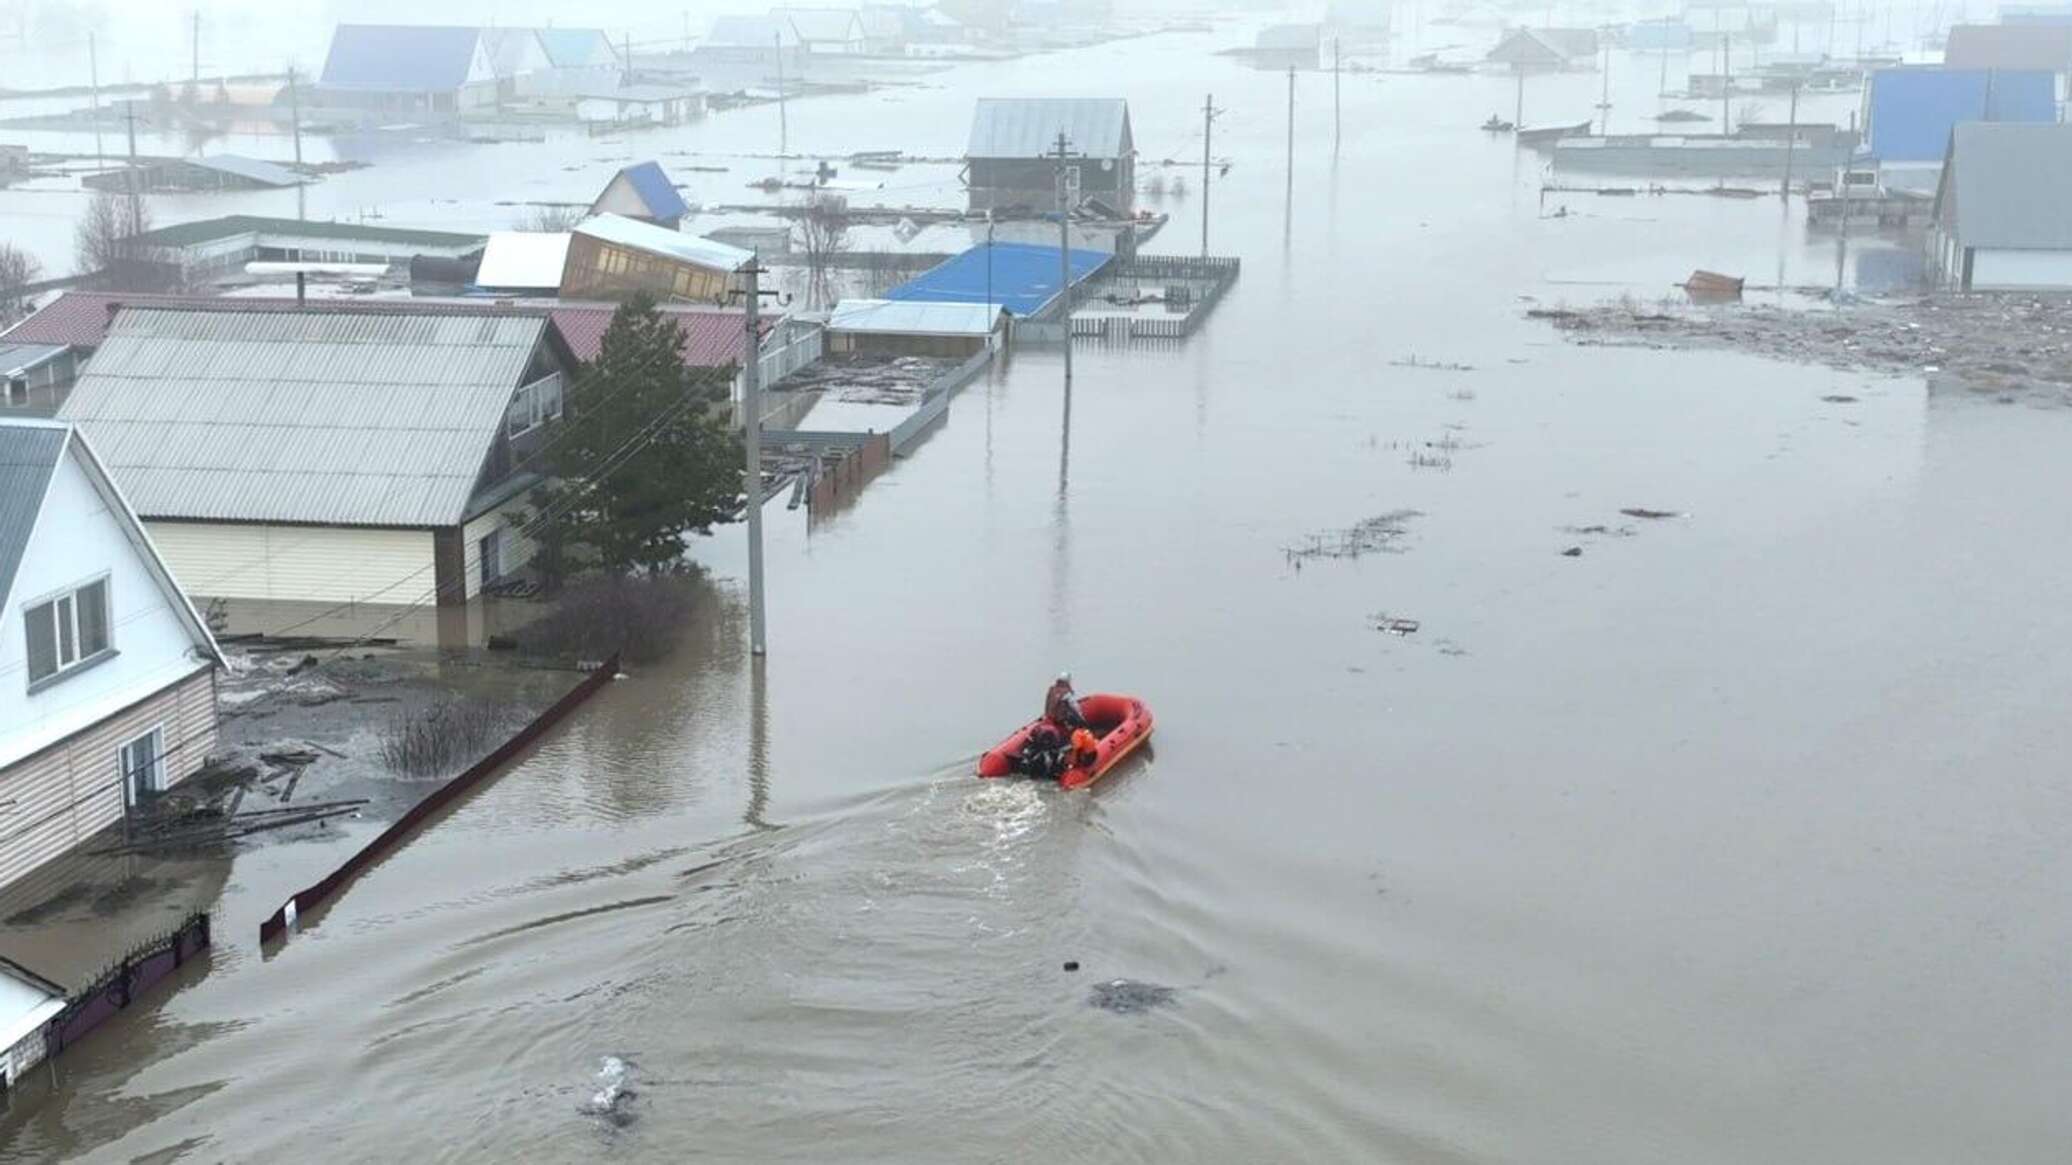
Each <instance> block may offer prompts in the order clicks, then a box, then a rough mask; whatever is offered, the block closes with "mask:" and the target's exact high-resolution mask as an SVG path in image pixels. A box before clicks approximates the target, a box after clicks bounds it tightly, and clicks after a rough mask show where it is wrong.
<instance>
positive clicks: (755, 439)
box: [741, 257, 777, 657]
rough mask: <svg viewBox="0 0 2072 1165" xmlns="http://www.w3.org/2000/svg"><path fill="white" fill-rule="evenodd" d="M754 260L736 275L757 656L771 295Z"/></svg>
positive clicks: (752, 633)
mask: <svg viewBox="0 0 2072 1165" xmlns="http://www.w3.org/2000/svg"><path fill="white" fill-rule="evenodd" d="M763 271H764V267H763V264H762V260H761V258H760V257H758V258H754V259H750V260H749V261H748V266H746V267H743V268H742V269H741V274H743V275H745V276H747V277H748V287H747V289H746V291H745V293H744V294H745V296H746V298H747V301H748V310H747V311H746V312H745V313H744V314H745V316H746V319H745V321H744V326H745V327H746V329H747V332H748V334H747V336H746V337H745V338H744V340H743V345H744V346H743V348H742V350H741V351H742V355H741V445H742V448H743V449H745V450H746V451H747V464H746V465H745V466H744V467H743V469H744V473H743V479H744V480H743V483H742V484H743V486H744V487H745V491H744V492H745V493H746V494H747V498H748V651H749V654H751V655H754V656H757V657H760V656H762V655H763V653H764V651H765V650H766V649H767V646H768V639H767V637H766V635H765V626H764V619H763V361H762V354H763V345H762V311H761V309H762V302H763V296H765V295H776V294H777V293H776V292H774V291H764V290H763V289H762V275H763Z"/></svg>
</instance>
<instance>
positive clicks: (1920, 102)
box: [1864, 66, 2058, 194]
mask: <svg viewBox="0 0 2072 1165" xmlns="http://www.w3.org/2000/svg"><path fill="white" fill-rule="evenodd" d="M2057 119H2058V113H2057V77H2056V75H2055V74H2053V73H2049V72H2045V71H2043V70H2037V69H2007V70H2001V69H1942V68H1924V67H1914V66H1902V67H1899V68H1892V69H1879V70H1878V71H1877V72H1875V73H1873V74H1872V75H1871V83H1870V96H1869V104H1868V112H1867V121H1866V124H1865V126H1864V129H1865V134H1866V137H1865V141H1866V143H1867V150H1868V153H1869V155H1870V160H1871V161H1872V162H1873V163H1874V164H1875V165H1876V167H1877V171H1878V180H1879V182H1880V183H1881V184H1883V185H1884V186H1886V187H1887V188H1889V189H1892V190H1899V191H1915V192H1919V193H1922V194H1927V193H1930V192H1932V191H1933V190H1934V189H1935V186H1936V180H1937V176H1938V175H1939V174H1940V173H1941V171H1942V161H1943V154H1944V153H1945V152H1946V151H1947V149H1948V147H1949V143H1950V131H1951V130H1952V129H1953V128H1955V127H1956V126H1957V125H1958V124H1959V123H1960V122H1967V121H2004V122H2054V121H2056V120H2057Z"/></svg>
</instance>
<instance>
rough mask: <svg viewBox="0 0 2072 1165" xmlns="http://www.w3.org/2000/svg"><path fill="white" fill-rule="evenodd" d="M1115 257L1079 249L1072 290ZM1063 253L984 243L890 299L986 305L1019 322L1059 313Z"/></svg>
mask: <svg viewBox="0 0 2072 1165" xmlns="http://www.w3.org/2000/svg"><path fill="white" fill-rule="evenodd" d="M1114 258H1115V256H1113V255H1110V254H1108V253H1107V252H1105V251H1089V250H1079V249H1074V250H1071V251H1067V252H1066V260H1065V264H1063V265H1064V266H1065V267H1066V268H1067V271H1068V272H1069V274H1070V277H1071V282H1072V286H1074V287H1077V286H1079V285H1080V284H1082V283H1084V282H1085V281H1086V280H1088V279H1091V278H1093V277H1094V276H1095V275H1098V274H1100V272H1101V271H1102V269H1103V268H1105V267H1106V266H1107V265H1108V264H1109V262H1110V261H1111V260H1113V259H1114ZM1060 266H1061V264H1060V263H1059V261H1058V249H1057V247H1056V246H1055V245H1052V246H1037V245H1035V244H1032V243H983V244H980V245H979V246H976V247H973V248H971V249H970V250H968V251H964V252H962V253H961V254H956V255H952V256H950V257H949V258H947V259H944V260H943V261H942V262H940V263H938V264H936V265H935V266H933V267H930V268H929V269H928V270H926V271H923V272H922V273H921V274H919V275H916V276H915V277H913V278H912V279H909V280H907V281H906V282H905V283H902V284H900V285H899V286H897V287H895V288H893V289H892V290H890V291H888V292H886V293H885V298H886V299H889V300H897V301H900V302H907V303H931V304H951V303H961V304H974V303H975V304H980V305H985V306H997V307H1000V308H1003V309H1005V310H1006V311H1007V312H1008V313H1009V314H1010V315H1013V316H1015V317H1016V318H1018V319H1031V318H1034V317H1038V316H1043V315H1046V314H1051V313H1054V312H1055V311H1056V309H1057V307H1058V305H1059V302H1060V299H1059V295H1058V293H1059V291H1060V290H1061V288H1060V287H1059V285H1058V278H1059V276H1060V275H1061V274H1064V273H1065V272H1060V271H1059V267H1060Z"/></svg>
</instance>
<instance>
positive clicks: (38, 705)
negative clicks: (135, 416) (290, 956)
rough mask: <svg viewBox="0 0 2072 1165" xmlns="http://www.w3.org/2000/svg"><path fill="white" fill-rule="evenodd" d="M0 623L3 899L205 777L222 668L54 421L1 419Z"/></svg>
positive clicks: (87, 451) (97, 472) (130, 517)
mask: <svg viewBox="0 0 2072 1165" xmlns="http://www.w3.org/2000/svg"><path fill="white" fill-rule="evenodd" d="M0 611H4V612H5V615H6V617H5V618H4V619H0V686H4V687H5V688H6V689H7V691H6V693H5V696H4V698H0V886H4V885H7V884H9V883H11V882H14V881H16V880H17V879H19V878H21V877H22V876H24V875H26V874H28V873H29V872H30V871H32V870H34V869H36V868H37V867H38V866H41V865H42V864H43V863H45V862H48V861H50V860H51V859H52V858H55V857H57V856H59V855H60V854H63V853H65V852H66V851H67V850H70V849H72V848H74V847H75V846H77V845H79V844H80V843H81V842H83V841H85V840H86V839H87V838H89V837H91V836H93V835H94V834H95V833H97V832H98V831H100V830H101V829H102V828H104V827H106V826H108V825H112V824H114V823H115V822H117V821H120V820H122V818H123V816H124V815H125V814H126V813H127V812H128V811H129V810H130V809H131V808H132V807H134V806H137V805H140V804H142V803H144V802H147V801H149V800H150V799H152V798H153V797H155V796H157V795H158V794H159V793H161V792H164V791H165V790H166V789H168V788H171V787H172V786H173V785H174V784H176V783H178V782H179V781H181V780H183V779H185V778H186V777H188V776H191V775H192V774H193V773H194V772H195V771H196V770H198V769H200V768H201V767H202V764H203V762H204V761H205V760H206V759H207V757H208V754H209V752H210V751H211V750H212V749H214V748H215V744H216V671H217V669H218V668H219V667H220V666H221V664H222V659H221V657H220V656H219V655H218V653H217V650H216V642H215V639H214V638H213V637H212V636H210V634H209V630H208V627H207V626H206V625H204V624H203V622H202V620H201V617H200V615H199V614H197V613H196V611H195V609H194V606H193V604H192V603H190V602H189V601H188V600H187V596H186V595H185V593H183V592H182V590H181V588H180V584H179V583H178V582H176V581H175V579H174V575H173V573H172V571H171V570H170V569H169V568H168V566H167V563H166V560H165V559H164V558H163V557H161V555H160V553H159V550H158V548H157V547H156V545H155V544H154V540H153V539H152V538H151V536H150V535H149V534H148V533H147V531H146V529H145V526H144V525H143V523H142V522H140V521H139V520H138V516H137V513H136V511H135V510H133V509H132V508H131V507H130V503H129V501H128V499H127V498H126V496H125V491H124V490H123V489H122V488H121V487H120V484H119V480H118V478H117V476H116V475H115V474H114V473H113V472H112V470H111V468H110V467H109V466H107V464H106V463H105V462H103V461H102V459H101V458H100V456H98V455H97V453H96V450H95V448H94V447H93V445H92V444H90V442H89V440H88V438H87V437H86V436H85V435H83V434H82V433H81V432H80V431H79V430H78V429H76V428H74V427H73V426H71V425H67V424H62V423H59V422H55V421H29V420H15V421H5V422H0ZM0 1050H4V1049H0Z"/></svg>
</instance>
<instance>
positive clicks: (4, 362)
mask: <svg viewBox="0 0 2072 1165" xmlns="http://www.w3.org/2000/svg"><path fill="white" fill-rule="evenodd" d="M66 350H67V349H66V346H65V345H63V344H13V343H4V342H0V376H19V375H21V374H22V373H24V372H28V371H30V370H31V369H34V368H37V367H39V366H41V365H43V364H45V363H47V362H49V361H52V360H55V359H57V358H58V357H60V356H63V355H64V354H65V352H66Z"/></svg>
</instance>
